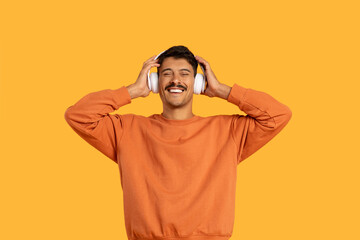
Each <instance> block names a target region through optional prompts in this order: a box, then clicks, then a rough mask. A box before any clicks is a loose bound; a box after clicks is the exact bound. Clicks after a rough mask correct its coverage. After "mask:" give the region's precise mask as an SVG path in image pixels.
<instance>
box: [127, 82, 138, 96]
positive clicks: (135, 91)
mask: <svg viewBox="0 0 360 240" xmlns="http://www.w3.org/2000/svg"><path fill="white" fill-rule="evenodd" d="M126 88H127V90H128V92H129V95H130V97H131V99H134V98H137V97H139V96H140V95H139V90H138V88H137V87H136V85H134V84H130V85H129V86H126Z"/></svg>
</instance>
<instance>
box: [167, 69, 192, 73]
mask: <svg viewBox="0 0 360 240" xmlns="http://www.w3.org/2000/svg"><path fill="white" fill-rule="evenodd" d="M166 70H172V69H171V68H165V69H163V70H162V71H161V72H164V71H166ZM183 70H184V71H188V72H189V73H191V72H190V70H189V69H187V68H182V69H180V71H183Z"/></svg>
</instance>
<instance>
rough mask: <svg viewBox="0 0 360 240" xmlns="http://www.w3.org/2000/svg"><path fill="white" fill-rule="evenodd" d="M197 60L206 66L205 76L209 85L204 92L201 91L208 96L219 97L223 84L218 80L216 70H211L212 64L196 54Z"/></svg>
mask: <svg viewBox="0 0 360 240" xmlns="http://www.w3.org/2000/svg"><path fill="white" fill-rule="evenodd" d="M195 58H196V60H197V61H198V62H199V64H202V65H203V67H204V68H205V72H204V74H205V78H206V81H207V86H206V89H205V91H204V93H200V94H201V95H206V96H208V97H217V96H218V89H219V88H220V86H221V83H220V82H219V81H218V80H217V78H216V76H215V74H214V72H213V71H212V70H211V67H210V64H209V63H208V62H207V61H205V59H203V58H202V57H200V56H195Z"/></svg>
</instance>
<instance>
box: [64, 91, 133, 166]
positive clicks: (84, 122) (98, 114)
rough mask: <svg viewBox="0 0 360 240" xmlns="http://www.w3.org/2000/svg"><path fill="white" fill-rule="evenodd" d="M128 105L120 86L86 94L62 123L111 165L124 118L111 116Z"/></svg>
mask: <svg viewBox="0 0 360 240" xmlns="http://www.w3.org/2000/svg"><path fill="white" fill-rule="evenodd" d="M129 103H131V96H130V94H129V91H128V89H127V88H126V87H125V86H123V87H121V88H118V89H115V90H112V89H105V90H101V91H98V92H93V93H89V94H87V95H85V96H84V97H83V98H81V99H80V100H79V101H78V102H76V103H75V104H74V105H72V106H70V107H68V108H67V109H66V111H65V115H64V116H65V120H66V122H67V123H68V124H69V125H70V127H71V128H72V129H73V130H74V131H75V132H76V133H77V134H78V135H79V136H80V137H82V138H83V139H84V140H85V141H87V142H88V143H89V144H91V145H92V146H93V147H95V148H96V149H98V150H99V151H100V152H102V153H103V154H105V155H106V156H108V157H109V158H110V159H112V160H113V161H114V162H117V159H116V146H117V143H118V142H119V141H120V139H121V136H122V134H123V131H124V127H125V126H124V121H123V116H122V115H119V114H114V115H112V114H110V113H111V112H114V111H115V110H117V109H119V108H120V107H121V106H123V105H125V104H129Z"/></svg>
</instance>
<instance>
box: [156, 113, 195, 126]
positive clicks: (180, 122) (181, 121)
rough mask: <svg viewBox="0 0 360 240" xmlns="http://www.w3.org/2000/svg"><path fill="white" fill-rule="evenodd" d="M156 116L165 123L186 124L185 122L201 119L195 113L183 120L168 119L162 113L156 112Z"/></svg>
mask: <svg viewBox="0 0 360 240" xmlns="http://www.w3.org/2000/svg"><path fill="white" fill-rule="evenodd" d="M155 116H156V117H157V119H158V120H159V121H161V122H163V123H167V124H171V125H184V124H188V123H190V122H193V121H196V120H197V119H199V118H200V117H199V116H197V115H194V116H193V117H191V118H188V119H183V120H176V119H168V118H166V117H164V116H163V115H162V113H161V114H155Z"/></svg>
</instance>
